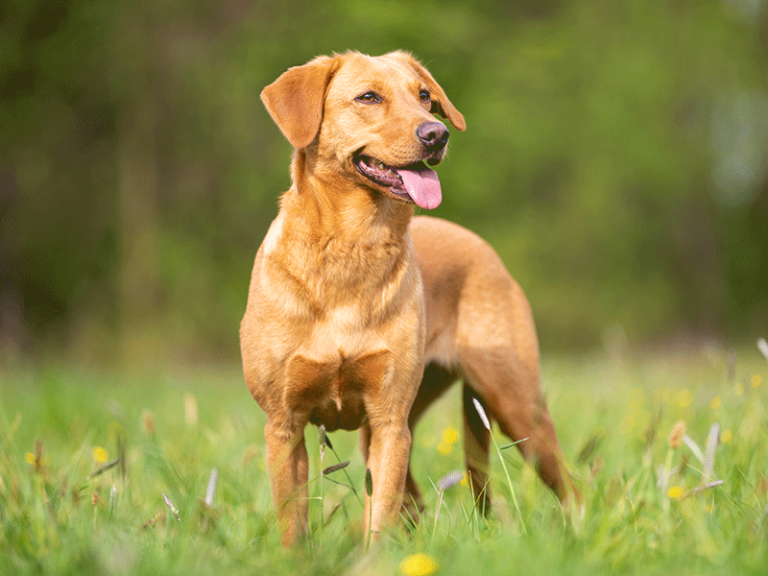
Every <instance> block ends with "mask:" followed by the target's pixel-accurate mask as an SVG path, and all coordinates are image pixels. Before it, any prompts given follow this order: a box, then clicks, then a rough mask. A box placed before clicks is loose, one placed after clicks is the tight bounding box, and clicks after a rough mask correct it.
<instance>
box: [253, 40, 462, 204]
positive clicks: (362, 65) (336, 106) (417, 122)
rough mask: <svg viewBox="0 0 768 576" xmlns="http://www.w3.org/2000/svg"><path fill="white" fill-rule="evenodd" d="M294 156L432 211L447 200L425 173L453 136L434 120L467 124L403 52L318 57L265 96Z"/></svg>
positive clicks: (431, 174) (429, 172)
mask: <svg viewBox="0 0 768 576" xmlns="http://www.w3.org/2000/svg"><path fill="white" fill-rule="evenodd" d="M261 99H262V101H263V102H264V105H265V106H266V107H267V110H268V111H269V113H270V115H271V116H272V118H273V119H274V121H275V122H276V123H277V125H278V126H279V127H280V130H282V132H283V134H284V135H285V137H286V138H287V139H288V141H289V142H290V143H291V144H292V145H293V146H294V147H296V148H297V149H299V150H301V149H305V148H309V147H314V148H315V150H316V154H317V158H318V160H319V161H321V162H326V163H329V164H331V165H332V166H333V169H334V170H338V171H340V172H341V173H344V174H345V175H347V176H348V177H349V178H354V179H356V180H358V183H359V184H362V185H365V186H368V187H371V188H374V189H376V190H378V191H379V192H381V193H383V194H386V195H388V196H390V197H393V198H396V199H398V200H405V201H413V202H415V203H416V204H418V205H419V206H421V207H423V208H435V207H437V205H439V204H440V201H441V198H442V194H441V191H440V183H439V180H438V179H437V174H436V173H435V172H434V171H433V170H431V169H429V168H427V166H425V164H424V162H427V163H428V164H430V165H435V164H438V163H439V162H440V161H441V160H442V159H443V157H444V156H445V153H446V150H447V144H448V129H447V128H446V127H445V125H444V124H443V123H442V122H439V121H438V120H437V119H436V118H435V117H434V116H433V115H432V114H439V115H440V116H442V117H443V118H447V119H448V120H450V122H451V124H453V126H455V127H456V128H457V129H459V130H464V128H465V127H466V124H465V123H464V117H463V116H462V115H461V113H460V112H459V111H458V110H457V109H456V108H454V106H453V104H451V101H450V100H448V97H447V96H446V95H445V92H444V91H443V89H442V88H441V87H440V85H439V84H438V83H437V82H435V80H434V78H432V76H431V75H430V73H429V72H428V71H427V69H426V68H424V67H423V66H422V65H421V64H419V62H417V61H416V60H415V59H414V58H413V57H411V56H410V55H409V54H406V53H405V52H392V53H389V54H385V55H384V56H379V57H371V56H366V55H363V54H359V53H356V52H350V53H346V54H342V55H335V56H333V57H328V56H320V57H318V58H315V59H314V60H312V61H311V62H309V63H307V64H305V65H303V66H296V67H294V68H290V69H289V70H288V71H287V72H285V73H284V74H282V75H281V76H280V77H279V78H278V79H277V80H276V81H275V82H273V83H272V84H270V85H269V86H267V87H266V88H265V89H264V91H263V92H262V93H261Z"/></svg>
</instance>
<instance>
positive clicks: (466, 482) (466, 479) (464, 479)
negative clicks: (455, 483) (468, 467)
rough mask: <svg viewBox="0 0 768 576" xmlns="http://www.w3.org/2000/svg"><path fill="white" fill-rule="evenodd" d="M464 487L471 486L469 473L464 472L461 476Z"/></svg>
mask: <svg viewBox="0 0 768 576" xmlns="http://www.w3.org/2000/svg"><path fill="white" fill-rule="evenodd" d="M459 484H461V485H462V486H464V488H469V474H467V473H466V472H464V474H463V475H462V477H461V482H459Z"/></svg>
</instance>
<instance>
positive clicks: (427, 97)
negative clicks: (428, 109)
mask: <svg viewBox="0 0 768 576" xmlns="http://www.w3.org/2000/svg"><path fill="white" fill-rule="evenodd" d="M419 100H421V101H422V102H424V103H425V104H426V103H427V102H429V101H430V100H432V96H431V95H430V93H429V92H427V91H426V90H422V91H421V92H419Z"/></svg>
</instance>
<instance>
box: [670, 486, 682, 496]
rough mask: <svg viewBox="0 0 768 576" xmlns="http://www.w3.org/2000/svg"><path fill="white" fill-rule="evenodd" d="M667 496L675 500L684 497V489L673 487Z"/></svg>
mask: <svg viewBox="0 0 768 576" xmlns="http://www.w3.org/2000/svg"><path fill="white" fill-rule="evenodd" d="M667 495H668V496H669V497H670V498H674V499H677V498H680V497H681V496H682V495H683V489H682V488H680V486H671V487H670V488H669V491H668V492H667Z"/></svg>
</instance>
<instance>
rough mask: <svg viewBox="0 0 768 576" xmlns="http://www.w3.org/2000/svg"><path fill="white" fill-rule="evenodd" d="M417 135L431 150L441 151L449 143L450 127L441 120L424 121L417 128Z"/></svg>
mask: <svg viewBox="0 0 768 576" xmlns="http://www.w3.org/2000/svg"><path fill="white" fill-rule="evenodd" d="M416 136H418V138H419V140H421V143H422V144H424V147H425V148H426V149H427V150H428V151H429V152H439V151H440V150H442V149H443V148H445V145H446V144H448V136H450V132H448V128H446V127H445V126H444V125H443V124H442V123H440V122H424V124H422V125H421V126H419V127H418V128H416Z"/></svg>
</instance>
